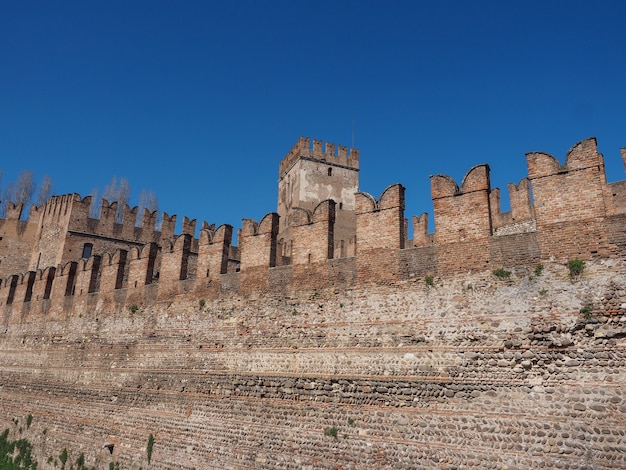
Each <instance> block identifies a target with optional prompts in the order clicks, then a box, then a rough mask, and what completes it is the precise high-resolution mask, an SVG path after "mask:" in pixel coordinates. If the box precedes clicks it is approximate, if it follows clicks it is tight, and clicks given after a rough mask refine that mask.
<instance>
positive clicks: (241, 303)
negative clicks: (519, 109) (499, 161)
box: [0, 139, 626, 469]
mask: <svg viewBox="0 0 626 470" xmlns="http://www.w3.org/2000/svg"><path fill="white" fill-rule="evenodd" d="M303 145H304V144H303ZM306 146H307V148H308V143H306ZM316 149H317V147H315V146H314V148H313V150H311V152H316V151H317V152H318V153H319V151H321V150H320V149H317V150H316ZM331 153H332V152H331ZM340 155H343V154H340ZM357 156H358V155H357ZM288 157H289V155H288ZM344 157H345V158H349V156H348V155H347V154H346V155H345V156H342V157H341V158H344ZM527 160H528V166H529V174H528V178H527V179H523V180H522V181H521V182H520V183H519V184H518V185H512V186H510V187H509V191H510V192H511V211H509V212H507V213H500V209H499V207H500V204H499V197H500V195H499V192H498V191H496V190H492V189H491V188H490V183H489V167H488V166H487V165H478V166H476V167H474V168H472V169H471V170H470V171H469V172H468V174H467V175H466V177H465V178H464V180H463V182H462V184H461V185H460V187H459V186H457V185H456V183H455V182H454V181H453V180H451V179H450V178H449V177H447V176H445V175H438V176H434V177H432V179H431V184H432V194H433V199H434V201H435V214H434V222H435V231H434V232H433V233H428V228H427V224H428V218H427V216H426V215H422V216H420V217H419V218H415V219H414V222H413V223H414V228H415V230H414V231H415V233H414V239H413V240H408V239H407V234H406V227H407V222H406V220H405V215H404V191H405V190H404V187H402V186H401V185H392V186H390V187H389V188H387V190H385V191H384V192H383V194H382V195H381V196H380V198H379V199H376V198H375V197H373V196H371V195H369V194H366V193H358V194H357V195H356V199H355V213H356V216H355V223H356V249H355V255H354V256H349V257H342V255H341V253H337V250H335V243H334V241H335V233H334V225H333V222H334V220H335V214H336V207H335V204H334V202H333V201H325V202H323V203H322V204H320V205H319V206H318V207H316V208H315V210H313V211H306V210H302V211H296V216H295V217H294V219H295V221H294V225H293V226H292V227H291V229H292V234H293V236H294V240H293V242H294V243H293V247H292V248H293V252H292V256H291V259H290V260H289V263H287V264H284V263H281V262H279V253H278V245H279V243H278V233H279V217H278V214H275V213H270V214H268V215H267V216H265V217H264V218H263V219H262V220H261V221H260V222H256V221H254V220H250V219H246V220H244V222H243V226H242V229H241V230H240V233H239V237H238V239H239V246H238V247H233V246H232V244H231V243H232V232H233V228H232V227H230V226H221V227H218V228H217V229H215V227H214V226H208V225H206V224H203V228H202V229H201V230H200V237H199V238H198V239H195V238H193V231H194V227H195V221H190V220H189V219H185V223H184V224H183V227H184V229H183V233H182V234H181V235H178V236H175V235H174V234H173V228H172V232H171V236H170V235H168V236H167V237H165V238H162V237H161V236H160V235H158V236H157V235H154V237H156V238H151V239H149V240H148V239H142V238H141V237H138V236H136V235H137V232H133V237H135V238H132V237H131V238H132V241H133V242H136V243H137V244H139V246H137V244H126V245H120V246H117V247H116V249H115V250H114V251H113V252H111V253H102V252H98V253H95V254H94V255H93V256H91V257H90V258H88V259H81V260H78V261H70V262H67V263H64V264H60V265H56V266H49V267H47V268H40V269H37V270H33V271H29V272H22V273H17V274H10V275H8V276H7V277H5V278H4V279H3V282H2V285H1V286H0V308H1V309H2V314H3V316H2V325H0V358H1V360H0V364H2V366H1V367H0V409H2V413H0V425H2V429H4V428H9V429H10V432H11V436H14V437H15V438H18V437H21V436H24V437H26V438H28V439H29V441H31V442H33V444H34V446H35V449H36V453H37V458H38V461H39V463H40V467H39V468H54V458H55V457H57V456H58V455H59V453H60V452H61V450H62V449H63V448H67V449H68V450H69V453H70V459H71V460H72V461H75V460H76V459H77V458H78V457H79V455H80V453H81V452H82V453H84V455H85V460H86V464H87V465H88V466H91V465H94V466H96V468H109V464H110V463H111V462H119V463H120V464H121V466H122V468H155V469H157V468H158V469H169V468H172V469H173V468H189V469H191V468H196V469H200V468H311V469H314V468H315V469H316V468H355V469H356V468H416V467H417V468H462V467H475V468H503V467H509V468H534V467H546V468H559V467H560V468H623V467H624V466H626V462H625V461H624V460H625V455H626V453H625V450H626V446H625V443H624V439H625V438H624V428H625V426H624V424H626V423H625V420H624V413H625V412H626V401H625V400H626V397H625V396H624V391H623V389H624V383H625V380H626V367H625V361H626V352H625V345H626V343H625V342H624V338H625V337H626V276H625V274H626V264H625V263H624V255H625V254H626V251H625V250H626V231H625V230H624V227H625V223H626V207H624V206H623V204H622V202H623V201H624V200H626V196H625V193H624V186H623V185H621V184H619V183H611V184H607V183H606V180H605V176H604V163H603V159H602V155H601V154H599V153H598V152H597V149H596V143H595V139H588V140H586V141H583V142H581V143H580V144H577V145H576V146H574V147H573V148H572V149H571V150H570V152H569V153H568V156H567V158H566V161H565V164H564V165H560V164H559V163H558V162H557V161H556V160H555V159H554V158H553V157H551V156H549V155H545V154H539V153H532V154H528V156H527ZM531 189H532V197H531V194H530V191H531ZM66 202H75V203H77V204H83V202H84V201H83V200H81V199H80V198H79V197H78V196H76V197H75V198H72V199H70V200H69V201H66ZM68 207H70V206H69V205H68ZM81 207H82V206H81ZM68 211H69V212H71V210H70V209H68ZM53 212H54V211H53ZM57 213H59V214H61V213H62V211H60V210H59V209H57ZM17 219H19V217H17ZM70 219H71V221H72V223H74V222H76V220H75V219H74V218H70ZM13 220H16V219H15V218H14V219H13ZM170 220H171V218H170ZM7 222H9V221H8V220H7ZM5 223H6V222H5ZM11 223H12V222H11ZM28 223H30V219H29V221H28ZM89 223H91V224H92V225H95V226H97V227H105V226H106V224H104V225H101V224H102V223H103V222H102V223H101V222H89ZM14 225H15V226H16V227H17V225H16V223H15V224H14ZM8 226H10V224H9V225H8ZM110 227H112V228H111V229H110V230H109V229H106V230H105V229H104V228H102V230H103V232H101V235H100V236H103V237H110V236H111V238H113V237H112V235H113V233H112V230H114V229H115V230H118V229H117V228H115V227H116V226H115V224H112V225H111V226H110ZM172 227H173V226H172ZM31 230H32V229H31ZM95 230H96V227H93V228H92V232H94V233H95ZM167 230H169V229H167ZM73 231H74V232H79V231H81V230H80V227H78V226H74V229H73ZM8 233H10V232H8ZM85 233H87V232H85ZM151 233H154V230H153V231H152V232H151ZM164 233H165V229H164ZM128 237H130V235H128ZM128 237H127V238H128ZM120 240H122V241H124V240H123V239H122V238H120ZM142 240H143V241H144V242H146V243H139V242H140V241H142ZM3 241H4V240H3ZM77 246H80V245H77ZM234 254H236V256H237V259H233V255H234ZM574 258H579V259H581V260H584V261H585V262H586V265H585V268H584V270H583V272H582V274H580V275H578V276H571V274H570V272H569V270H568V268H567V266H566V263H567V262H568V261H571V260H573V259H574ZM498 268H504V269H506V270H509V271H511V274H510V276H509V277H508V278H507V277H502V278H498V277H496V276H495V275H494V274H493V273H492V271H494V270H496V269H498ZM28 414H32V416H33V424H32V426H29V427H28V429H25V428H24V424H23V423H24V420H25V419H26V416H27V415H28ZM13 419H15V420H17V421H18V423H17V424H16V423H15V421H13ZM20 427H21V428H22V429H21V431H20ZM333 429H334V430H336V437H335V436H333V435H332V434H335V432H330V431H329V430H333ZM151 434H152V435H153V436H154V437H155V445H154V452H153V455H152V460H151V462H150V464H148V462H147V452H146V445H147V440H148V437H149V435H151ZM329 434H331V435H329ZM49 457H53V459H52V460H51V461H50V463H48V458H49Z"/></svg>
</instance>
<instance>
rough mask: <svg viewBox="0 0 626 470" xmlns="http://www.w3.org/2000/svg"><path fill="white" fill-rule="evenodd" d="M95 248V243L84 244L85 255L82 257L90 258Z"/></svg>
mask: <svg viewBox="0 0 626 470" xmlns="http://www.w3.org/2000/svg"><path fill="white" fill-rule="evenodd" d="M92 250H93V243H85V244H84V245H83V256H81V258H89V257H90V256H91V252H92Z"/></svg>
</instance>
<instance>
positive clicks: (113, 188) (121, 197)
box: [102, 176, 130, 224]
mask: <svg viewBox="0 0 626 470" xmlns="http://www.w3.org/2000/svg"><path fill="white" fill-rule="evenodd" d="M102 198H103V199H106V200H107V202H108V203H109V204H112V203H114V202H117V210H116V211H115V222H117V223H118V224H121V223H122V222H123V221H124V208H125V206H126V204H128V203H129V201H130V184H129V183H128V180H127V179H126V178H120V182H119V184H118V183H117V177H116V176H114V177H113V178H112V179H111V183H109V184H108V185H106V186H105V187H104V193H103V194H102Z"/></svg>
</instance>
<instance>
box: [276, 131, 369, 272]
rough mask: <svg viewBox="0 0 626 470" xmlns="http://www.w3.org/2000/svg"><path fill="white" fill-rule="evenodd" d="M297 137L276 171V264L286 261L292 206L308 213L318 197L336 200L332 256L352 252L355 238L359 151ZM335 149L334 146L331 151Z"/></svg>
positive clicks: (316, 202) (349, 254)
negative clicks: (323, 146) (277, 172)
mask: <svg viewBox="0 0 626 470" xmlns="http://www.w3.org/2000/svg"><path fill="white" fill-rule="evenodd" d="M322 145H323V144H322V141H320V140H313V148H311V146H310V139H309V138H304V137H300V139H299V140H298V142H296V144H295V145H294V146H293V148H292V149H291V150H290V151H289V153H288V154H287V155H286V156H285V158H283V160H282V161H281V162H280V167H279V174H278V214H279V215H280V222H279V232H278V254H279V256H278V264H289V259H290V257H291V240H292V238H291V227H292V225H293V212H294V210H302V209H304V210H305V211H308V212H309V213H312V212H313V210H314V209H315V207H316V206H317V205H318V204H319V203H320V202H322V201H325V200H327V199H332V200H334V201H335V203H336V216H335V226H334V253H335V257H346V256H353V255H354V252H355V242H356V217H355V193H356V192H357V191H358V190H359V151H358V150H356V149H350V150H349V151H348V148H347V147H343V146H341V145H339V146H337V149H335V144H330V143H326V145H325V148H322ZM335 150H337V151H336V152H335Z"/></svg>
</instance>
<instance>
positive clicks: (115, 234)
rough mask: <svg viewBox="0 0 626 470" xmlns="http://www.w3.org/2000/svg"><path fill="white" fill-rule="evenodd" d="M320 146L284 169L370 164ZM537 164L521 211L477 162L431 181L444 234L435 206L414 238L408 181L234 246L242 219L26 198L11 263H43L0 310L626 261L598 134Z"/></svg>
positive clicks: (321, 208) (5, 237)
mask: <svg viewBox="0 0 626 470" xmlns="http://www.w3.org/2000/svg"><path fill="white" fill-rule="evenodd" d="M309 143H310V141H309V139H304V138H301V139H300V140H299V141H298V143H296V145H295V146H294V148H292V150H291V151H290V153H289V154H288V156H287V157H286V159H284V160H283V161H282V162H281V168H283V167H284V164H285V162H289V161H292V160H293V159H294V158H299V157H302V156H305V157H307V158H316V159H318V160H319V161H325V160H324V159H328V158H334V159H340V158H345V159H346V161H348V160H349V159H355V158H356V159H357V160H358V153H353V152H352V151H351V152H350V153H349V154H348V153H347V151H343V150H340V151H339V152H338V153H337V154H336V153H335V150H334V146H332V145H330V144H327V145H326V149H325V150H322V143H321V141H314V142H313V146H312V147H310V145H309ZM622 155H623V156H624V155H626V151H625V150H622ZM526 158H527V165H528V177H524V178H522V179H521V180H520V181H519V183H517V184H513V183H510V184H509V185H508V193H509V198H510V207H511V209H510V211H507V212H501V211H500V197H501V195H500V189H499V188H491V184H490V177H489V172H490V169H489V166H488V165H487V164H479V165H476V166H474V167H472V168H470V169H469V170H468V172H467V173H466V175H465V177H464V178H463V181H462V183H461V184H460V185H458V184H457V183H456V182H455V181H454V180H453V179H452V178H450V177H449V176H447V175H435V176H431V196H432V199H433V202H434V217H433V220H434V227H435V229H434V231H432V232H429V230H428V221H429V216H428V214H426V213H423V214H421V215H420V216H419V217H415V216H414V217H413V218H412V219H413V233H414V235H413V236H414V238H413V240H408V237H407V227H408V221H407V219H406V216H405V213H404V211H405V202H404V201H405V188H404V186H402V185H400V184H394V185H391V186H389V187H388V188H387V189H386V190H385V191H383V193H382V194H381V195H380V198H378V199H377V198H375V197H374V196H372V195H370V194H368V193H364V192H356V193H355V194H354V195H352V196H353V197H354V199H353V202H352V206H351V209H350V210H351V213H352V214H353V217H354V219H353V225H349V224H348V225H344V226H340V225H339V223H340V222H341V219H340V218H339V215H340V214H341V213H342V211H343V212H345V206H344V207H341V205H340V204H339V203H337V202H336V201H335V200H333V199H332V198H331V199H321V200H319V201H317V203H316V204H315V205H311V206H310V208H307V207H298V206H294V207H291V208H290V211H289V212H287V213H286V215H285V216H284V217H285V218H287V219H288V220H286V221H282V223H284V224H285V225H283V227H287V229H288V233H289V236H290V239H289V244H288V246H287V245H286V244H285V242H284V240H282V239H281V236H283V235H284V233H286V231H285V230H286V229H282V230H283V231H282V232H281V228H280V227H281V225H280V224H281V219H282V218H283V216H281V215H280V214H279V213H275V212H270V213H268V214H267V215H266V216H265V217H263V218H262V220H261V221H260V222H257V221H255V220H252V219H243V221H242V226H241V228H240V230H239V236H238V239H239V246H234V245H232V239H233V230H234V229H233V227H232V226H230V225H221V226H219V227H218V228H217V229H216V228H215V225H214V224H212V225H209V224H208V223H206V222H202V224H201V229H200V235H199V238H198V239H196V238H194V233H195V229H196V219H189V218H187V217H184V219H183V224H182V233H181V234H178V235H175V234H174V226H175V223H176V216H169V215H168V214H166V213H164V214H163V221H162V226H161V227H160V230H157V228H156V226H155V223H154V222H155V220H156V214H155V213H149V212H148V211H144V214H142V223H141V224H138V223H137V216H138V214H137V208H136V207H134V208H130V207H128V206H126V207H125V208H124V217H123V222H122V223H117V222H116V219H115V213H116V210H117V204H116V203H112V204H109V203H108V202H107V201H102V205H101V211H100V218H99V219H92V218H90V217H89V209H90V206H91V202H92V201H91V198H90V197H86V198H81V197H80V196H79V195H78V194H70V195H64V196H55V197H53V198H51V199H50V201H49V202H48V204H46V206H45V207H43V208H31V211H30V214H29V219H28V220H27V221H20V220H19V219H20V215H21V211H22V208H21V207H18V206H13V207H11V208H10V209H11V210H10V213H9V214H10V215H8V216H7V218H6V219H5V220H2V221H0V230H2V240H0V243H2V245H0V246H1V247H2V250H3V251H2V253H3V254H2V256H4V258H3V260H4V261H7V262H8V260H9V259H11V256H13V257H15V255H14V254H13V253H14V252H12V251H11V248H10V247H11V246H19V247H21V250H22V251H24V252H27V251H28V250H27V249H26V248H27V247H28V246H29V243H31V245H30V246H31V249H30V250H31V252H32V257H31V264H30V266H29V268H25V267H24V264H23V263H22V264H15V265H14V266H18V268H16V269H14V270H13V271H9V272H6V271H4V272H5V273H6V274H4V275H3V278H2V280H1V284H0V308H3V309H5V310H6V311H7V312H9V311H15V310H16V309H17V310H19V311H22V310H24V309H26V310H29V309H35V310H37V309H39V310H42V309H43V310H46V311H48V310H49V311H52V312H54V311H63V310H67V309H68V308H70V309H72V308H78V307H77V306H81V308H82V307H84V305H85V302H91V303H93V302H95V305H96V306H97V305H101V306H104V305H106V306H109V307H110V306H111V305H113V304H114V305H117V306H118V307H117V308H122V306H123V304H128V303H129V302H132V303H133V304H142V303H144V304H145V303H154V302H162V301H163V302H165V301H168V302H171V301H172V300H174V299H179V298H180V299H185V298H187V296H190V295H191V296H199V295H200V296H202V297H203V298H210V297H212V296H213V297H219V296H223V295H229V292H236V293H238V295H259V294H261V293H263V292H269V291H272V290H274V289H280V290H281V291H285V290H289V289H294V290H300V289H312V288H315V286H318V287H320V286H321V287H323V286H328V285H334V286H341V285H344V287H350V286H353V285H355V283H358V284H368V283H374V284H376V283H380V282H385V283H389V282H402V281H403V280H407V279H411V278H415V277H416V276H418V277H419V276H423V275H431V276H432V275H435V274H438V275H445V274H447V273H456V272H459V271H462V272H465V271H468V270H469V271H472V270H482V269H496V268H499V267H514V266H523V265H533V264H539V263H541V262H544V261H546V260H551V261H556V262H563V263H564V262H566V261H568V260H570V259H573V258H580V259H594V258H609V257H613V256H624V255H626V234H625V232H624V230H623V226H624V224H625V223H626V184H623V182H617V183H611V184H607V182H606V175H605V172H604V160H603V156H602V154H600V153H598V151H597V143H596V140H595V138H591V139H586V140H584V141H581V142H579V143H578V144H576V145H575V146H573V147H572V148H571V149H570V150H569V152H568V153H567V156H566V158H565V163H564V164H563V165H561V164H560V163H559V161H558V160H557V159H556V158H554V157H552V156H551V155H548V154H545V153H541V152H531V153H529V154H527V157H526ZM307 171H317V170H316V168H315V167H313V170H307ZM328 173H329V175H328V176H329V177H330V172H328ZM324 177H326V175H324ZM344 220H345V219H344ZM20 227H21V229H22V230H23V231H22V232H19V230H18V229H20ZM25 227H26V228H25ZM33 227H35V228H33ZM350 227H352V228H350ZM339 229H341V230H343V231H340V230H339ZM346 230H348V231H349V230H352V232H350V233H347V232H346ZM19 233H22V234H24V233H26V234H27V236H25V238H24V237H22V238H20V235H19ZM338 233H339V234H340V235H338ZM346 243H353V246H352V247H351V248H349V247H346V246H345V244H346ZM11 244H12V245H11ZM87 245H90V249H89V250H85V247H86V246H87ZM286 248H288V255H286V254H285V252H286ZM31 252H29V256H31ZM81 255H82V256H81ZM4 261H3V264H5V263H4ZM20 266H22V268H21V269H20V268H19V267H20ZM337 273H341V275H340V277H337V276H338V275H339V274H337ZM87 295H88V296H90V297H85V296H87ZM44 301H45V303H41V302H44ZM38 302H39V303H38ZM68 306H69V307H68ZM103 308H104V307H103ZM107 308H108V307H107Z"/></svg>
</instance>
